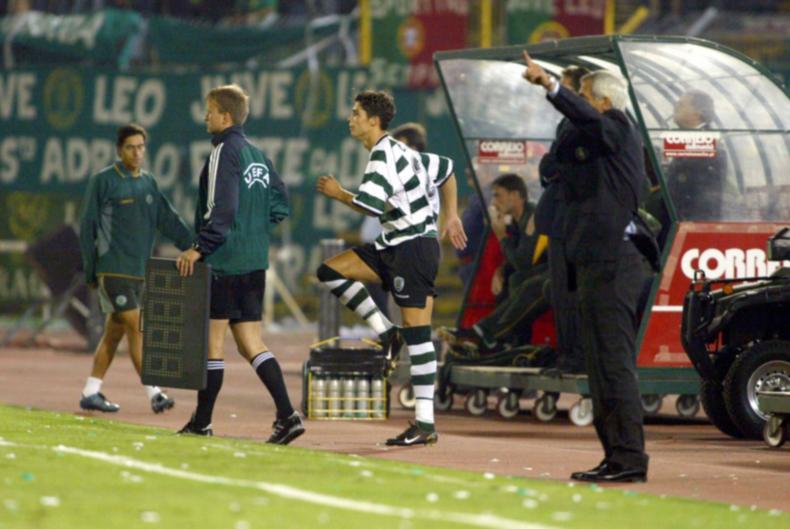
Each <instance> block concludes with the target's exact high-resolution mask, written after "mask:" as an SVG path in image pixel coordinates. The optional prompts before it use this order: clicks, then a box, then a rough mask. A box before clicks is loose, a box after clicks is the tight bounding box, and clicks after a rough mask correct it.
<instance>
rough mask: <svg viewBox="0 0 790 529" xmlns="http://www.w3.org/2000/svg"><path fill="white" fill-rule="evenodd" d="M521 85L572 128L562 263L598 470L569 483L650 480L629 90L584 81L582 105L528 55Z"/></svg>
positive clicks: (640, 175)
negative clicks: (640, 371) (570, 288)
mask: <svg viewBox="0 0 790 529" xmlns="http://www.w3.org/2000/svg"><path fill="white" fill-rule="evenodd" d="M524 59H525V61H526V64H527V69H526V71H525V72H524V78H525V79H526V80H527V81H529V82H530V83H533V84H538V85H541V86H543V87H544V88H545V89H546V91H547V92H548V99H549V101H550V102H551V104H552V105H554V107H555V108H556V109H557V110H558V111H559V112H561V113H562V114H563V115H564V116H565V117H566V118H567V119H568V121H570V123H571V125H572V128H571V129H570V130H568V131H567V132H564V133H563V135H562V137H561V138H559V140H560V143H559V144H558V145H557V146H556V147H557V148H556V153H557V156H556V157H557V164H558V167H559V171H558V173H559V175H560V183H561V190H562V193H563V199H564V200H565V204H566V206H567V213H566V218H565V226H564V230H563V232H564V238H565V242H566V250H565V253H566V259H567V262H568V264H569V265H570V266H571V267H572V268H573V269H575V275H576V277H575V281H576V285H577V288H578V296H579V305H580V309H581V317H582V324H581V335H582V344H583V347H584V354H585V363H586V369H587V375H588V378H589V384H590V394H591V397H592V399H593V417H594V424H595V429H596V433H597V434H598V438H599V439H600V441H601V444H602V445H603V449H604V459H603V461H602V462H601V463H600V464H599V465H598V466H597V467H595V468H593V469H592V470H588V471H584V472H574V473H573V474H572V475H571V478H572V479H576V480H582V481H601V482H633V481H645V480H646V479H647V463H648V457H647V454H646V453H645V450H644V444H645V442H644V431H643V428H642V407H641V402H640V398H639V387H638V383H637V376H636V351H635V342H636V326H637V314H636V309H637V302H638V298H639V293H640V290H641V287H642V284H643V280H644V278H645V273H646V269H645V266H644V259H643V258H642V256H641V254H640V253H639V252H638V250H637V249H636V247H635V246H634V244H633V243H632V242H631V240H630V237H629V233H631V232H633V231H635V224H634V218H635V215H636V212H637V207H638V204H639V198H640V197H639V194H640V192H641V190H642V189H643V188H644V186H645V178H646V177H645V167H644V158H643V155H642V141H641V138H640V136H639V132H638V131H637V129H636V127H635V126H634V125H633V124H632V123H631V122H630V121H629V119H628V117H627V116H626V115H625V112H624V109H625V104H626V100H627V95H626V85H625V82H624V81H623V80H622V79H621V78H620V77H619V76H617V75H615V74H613V73H610V72H607V71H598V72H594V73H591V74H589V75H587V76H585V77H584V78H582V87H581V91H580V94H581V97H580V96H579V95H576V94H575V93H573V92H572V91H571V90H568V89H567V88H564V87H562V86H560V84H559V82H557V81H556V80H555V79H553V78H552V77H551V76H549V75H548V74H547V73H546V72H545V71H544V70H543V68H541V67H540V65H538V64H536V63H535V62H533V61H532V60H531V59H530V57H529V55H528V54H527V53H526V52H524Z"/></svg>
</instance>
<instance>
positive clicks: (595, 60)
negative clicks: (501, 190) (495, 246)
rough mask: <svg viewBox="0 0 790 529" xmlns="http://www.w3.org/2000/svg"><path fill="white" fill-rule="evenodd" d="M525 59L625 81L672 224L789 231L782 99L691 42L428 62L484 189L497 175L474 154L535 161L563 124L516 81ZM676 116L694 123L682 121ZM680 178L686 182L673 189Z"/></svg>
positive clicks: (527, 168) (718, 52) (703, 44)
mask: <svg viewBox="0 0 790 529" xmlns="http://www.w3.org/2000/svg"><path fill="white" fill-rule="evenodd" d="M524 49H527V50H528V51H529V53H530V55H531V56H532V57H533V58H534V59H535V60H536V61H538V62H539V63H540V64H541V65H542V66H543V67H544V68H545V69H546V70H547V71H549V72H551V73H553V74H555V75H558V76H559V75H560V73H561V71H562V69H563V68H565V67H567V66H570V65H579V66H584V67H587V68H588V69H591V70H597V69H608V70H611V71H614V72H617V73H619V74H621V75H622V76H623V77H624V78H625V79H626V81H627V82H628V84H629V95H630V99H629V105H628V111H629V114H630V115H631V117H632V118H633V119H634V122H635V123H637V124H638V126H639V127H640V129H641V131H642V133H643V137H644V139H645V144H646V145H647V146H648V152H647V155H648V159H649V160H650V161H651V164H650V165H651V168H652V171H651V173H654V175H652V179H653V183H654V184H656V185H657V186H659V187H660V188H661V193H662V194H663V196H664V198H665V200H666V202H667V204H669V209H670V211H671V214H672V215H671V216H672V218H674V219H680V220H697V221H714V220H723V221H747V220H748V221H759V220H763V221H790V171H788V169H787V168H788V167H790V99H788V97H787V94H786V92H785V90H784V88H783V87H782V86H781V85H780V84H779V82H778V81H777V80H776V78H775V77H774V76H772V75H771V74H770V72H768V71H767V70H766V69H764V68H763V67H762V66H761V65H759V64H758V63H756V62H755V61H753V60H751V59H749V58H748V57H746V56H744V55H742V54H740V53H738V52H736V51H734V50H731V49H729V48H726V47H724V46H720V45H718V44H715V43H713V42H709V41H705V40H702V39H695V38H688V37H652V36H595V37H579V38H572V39H564V40H557V41H550V42H543V43H538V44H528V45H525V46H508V47H501V48H490V49H477V50H459V51H447V52H439V53H437V54H436V55H435V61H436V63H437V67H438V69H439V72H440V76H441V78H442V82H443V86H444V88H445V90H446V93H447V96H448V100H449V101H450V104H451V108H452V111H453V116H454V118H455V120H456V124H457V126H458V129H459V132H460V134H461V136H462V138H463V139H464V142H465V146H466V148H467V153H468V155H469V158H470V162H471V164H472V166H473V167H474V168H475V175H476V178H477V180H478V181H479V183H480V184H481V185H482V187H483V188H485V187H486V185H487V180H488V178H489V177H491V176H492V175H493V173H496V172H497V170H498V169H497V170H494V169H493V167H492V166H490V165H489V166H486V167H482V166H481V163H480V157H479V155H480V145H481V144H482V142H485V141H487V140H504V141H513V140H516V141H524V142H526V143H525V144H526V148H525V152H526V153H527V155H528V156H529V155H533V156H534V157H538V158H539V156H540V155H541V154H542V153H543V152H545V150H546V149H547V148H548V145H549V144H550V142H551V141H552V140H553V138H554V132H555V129H556V125H557V123H558V122H559V120H560V118H561V116H560V115H559V114H558V113H557V112H556V111H555V110H554V108H553V107H552V106H551V105H550V104H548V102H547V101H546V100H545V94H544V93H543V91H542V90H541V89H538V88H536V87H533V86H530V85H528V84H527V83H525V82H524V80H523V79H522V78H521V73H522V71H523V68H524V63H523V56H522V51H523V50H524ZM684 112H685V113H686V114H688V113H689V112H691V114H693V116H695V117H696V118H699V119H697V121H694V120H691V121H689V119H686V118H684ZM703 116H704V117H705V119H704V121H703V122H699V120H700V119H702V117H703ZM505 165H507V164H505ZM511 165H512V164H511ZM508 168H510V169H513V167H508ZM681 168H682V169H684V171H685V173H684V174H683V175H681V177H678V176H677V174H678V173H679V172H681V171H679V170H680V169H681ZM535 169H536V164H534V163H533V164H531V165H530V163H528V162H527V163H525V164H524V167H517V168H516V170H517V172H520V173H522V175H523V176H524V177H525V178H526V179H527V181H528V185H529V186H530V190H531V191H532V192H533V197H534V196H535V194H536V193H540V189H539V186H538V185H537V175H536V174H534V173H535ZM523 173H529V174H523ZM686 173H688V174H686ZM697 176H699V178H708V179H711V180H715V181H716V182H717V183H716V184H715V185H714V186H713V187H714V188H716V187H718V188H720V192H719V193H718V195H717V196H716V197H714V198H715V199H714V200H713V202H716V203H715V204H713V203H712V202H711V200H710V198H709V197H708V198H706V199H705V200H702V199H699V200H698V198H699V197H698V195H700V193H699V189H700V187H699V186H700V183H699V182H696V183H695V182H691V183H689V181H690V179H692V180H693V178H696V177H697Z"/></svg>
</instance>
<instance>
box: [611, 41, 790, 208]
mask: <svg viewBox="0 0 790 529" xmlns="http://www.w3.org/2000/svg"><path fill="white" fill-rule="evenodd" d="M619 45H620V50H621V52H622V54H623V60H624V63H625V66H626V70H627V72H628V75H629V77H630V81H631V86H632V88H633V92H634V94H635V96H636V101H637V104H638V106H639V110H640V113H641V117H642V120H643V124H644V126H645V128H646V129H647V132H648V135H649V137H650V140H651V142H652V144H653V150H654V153H655V155H656V159H657V161H658V163H659V165H660V169H661V173H662V175H663V179H664V183H665V184H666V188H667V190H668V192H669V196H670V198H671V200H672V203H673V204H674V206H675V210H676V212H677V215H678V217H679V219H680V220H695V221H709V220H721V221H749V220H751V221H786V220H788V219H790V170H788V167H789V166H790V100H788V98H787V96H786V95H785V93H784V91H783V90H781V89H780V88H779V87H778V86H777V85H776V84H775V83H774V82H772V81H771V80H770V79H769V78H768V77H766V76H765V75H764V74H763V73H762V72H761V71H759V70H758V69H757V68H756V67H754V66H753V65H752V64H749V63H748V62H745V61H744V60H741V59H740V58H738V57H736V56H734V55H732V54H729V53H726V52H724V51H720V50H717V49H714V48H709V47H706V46H700V45H697V44H690V43H682V42H672V43H662V42H628V41H622V42H620V43H619Z"/></svg>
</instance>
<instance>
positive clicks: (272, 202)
mask: <svg viewBox="0 0 790 529" xmlns="http://www.w3.org/2000/svg"><path fill="white" fill-rule="evenodd" d="M211 143H212V144H213V145H214V149H213V150H212V151H211V155H210V156H209V158H208V160H206V163H205V165H204V166H203V170H202V171H201V173H200V189H199V193H198V203H197V208H196V211H195V230H196V231H197V242H196V243H195V248H196V249H197V251H199V252H200V254H201V255H202V256H203V260H204V261H205V262H206V263H208V264H210V265H211V270H212V273H213V274H214V275H215V276H226V275H238V274H246V273H249V272H252V271H255V270H265V269H267V268H268V267H269V233H270V231H271V229H272V226H274V225H275V224H277V223H279V222H280V221H281V220H283V219H284V218H286V217H287V216H288V214H289V213H290V209H289V207H288V196H287V193H286V189H285V185H284V184H283V181H282V180H281V179H280V176H279V175H278V174H277V171H275V169H274V165H273V164H272V162H271V160H269V159H268V158H266V156H264V154H263V152H261V150H260V149H258V148H257V147H255V146H254V145H252V144H251V143H250V142H249V140H248V139H247V138H246V137H245V135H244V130H243V129H242V127H241V126H240V125H234V126H232V127H229V128H227V129H225V130H224V131H222V132H221V133H219V134H215V135H214V137H213V138H212V140H211Z"/></svg>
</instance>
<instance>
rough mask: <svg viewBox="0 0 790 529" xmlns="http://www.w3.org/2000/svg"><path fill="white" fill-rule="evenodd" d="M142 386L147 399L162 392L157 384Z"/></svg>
mask: <svg viewBox="0 0 790 529" xmlns="http://www.w3.org/2000/svg"><path fill="white" fill-rule="evenodd" d="M143 388H145V394H146V395H148V400H151V399H152V398H154V397H156V396H157V395H159V394H160V393H162V390H161V389H159V386H143Z"/></svg>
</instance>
